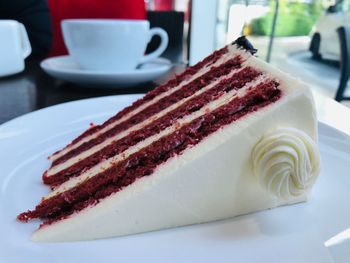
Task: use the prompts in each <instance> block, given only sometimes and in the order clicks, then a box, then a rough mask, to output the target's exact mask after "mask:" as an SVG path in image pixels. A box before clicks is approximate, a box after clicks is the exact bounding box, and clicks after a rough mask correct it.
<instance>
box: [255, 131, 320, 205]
mask: <svg viewBox="0 0 350 263" xmlns="http://www.w3.org/2000/svg"><path fill="white" fill-rule="evenodd" d="M252 162H253V169H254V173H255V175H256V176H257V178H258V179H259V182H260V185H261V186H262V187H263V188H264V189H266V190H267V191H268V192H270V193H272V194H273V195H276V196H277V197H279V198H283V199H286V200H289V199H291V198H294V197H298V196H301V195H303V194H305V193H306V192H308V190H309V189H310V188H311V186H312V185H313V184H314V182H315V180H316V178H317V176H318V174H319V171H320V158H319V153H318V149H317V144H316V143H315V142H314V141H313V140H312V138H310V136H309V135H307V134H306V133H305V132H303V131H302V130H298V129H295V128H280V129H276V130H275V131H273V132H271V133H269V134H266V135H264V136H263V137H262V139H261V140H260V141H259V142H258V143H257V145H256V146H255V147H254V149H253V152H252Z"/></svg>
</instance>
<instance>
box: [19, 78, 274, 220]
mask: <svg viewBox="0 0 350 263" xmlns="http://www.w3.org/2000/svg"><path fill="white" fill-rule="evenodd" d="M278 86H279V84H278V83H277V82H275V81H271V80H268V81H266V82H264V83H261V84H258V85H257V86H256V87H254V88H252V89H250V90H249V91H248V92H247V94H245V95H244V96H243V97H236V98H234V99H233V100H231V101H230V102H229V103H227V104H225V105H223V106H221V107H219V108H218V109H216V110H214V111H213V112H210V113H207V114H205V115H202V116H201V117H199V118H197V119H195V120H193V121H192V122H191V123H189V124H188V125H185V126H183V127H182V128H180V129H179V130H177V131H176V132H174V133H172V134H170V135H168V136H165V137H163V138H161V139H160V140H158V141H156V142H154V143H152V144H151V145H150V146H148V147H146V148H144V149H142V150H140V151H139V152H137V153H134V154H132V155H131V156H129V158H127V159H126V160H124V161H122V162H120V163H117V164H116V165H114V166H112V167H111V168H109V169H107V170H105V171H103V172H101V173H100V174H99V175H96V176H95V177H92V178H90V179H89V180H87V181H85V182H83V183H81V184H79V185H78V186H76V187H74V188H72V189H70V190H68V191H66V192H64V193H61V194H58V195H56V196H53V197H51V198H48V199H46V200H44V201H42V202H41V203H40V204H39V205H38V206H37V207H36V208H35V210H34V211H28V212H25V213H22V214H20V215H19V216H18V219H19V220H21V221H28V220H30V219H34V218H42V219H46V222H45V224H48V223H51V222H54V221H57V220H60V219H62V218H64V217H67V216H69V215H71V214H72V213H74V212H78V211H81V210H82V209H84V208H86V207H87V206H89V205H94V204H96V203H98V202H99V201H100V200H101V199H103V198H105V197H107V196H109V195H111V194H112V193H115V192H117V191H119V190H120V189H122V188H123V187H125V186H128V185H130V184H131V183H133V182H134V181H135V180H137V179H138V178H141V177H143V176H148V175H151V174H152V173H153V172H154V170H155V168H156V167H157V166H159V165H161V164H162V163H164V162H166V161H167V160H168V159H169V158H171V157H172V156H174V155H179V154H181V153H182V152H183V151H184V150H186V149H187V148H188V147H191V146H194V145H196V144H198V143H199V142H200V141H202V140H203V139H204V138H205V137H207V136H209V135H210V134H212V133H213V132H215V131H217V130H218V129H220V128H222V127H224V126H225V125H228V124H230V123H232V122H234V121H236V120H237V119H239V118H241V117H243V116H245V115H247V114H249V113H251V112H254V111H257V110H258V109H260V108H262V107H265V106H266V105H269V104H271V103H273V102H275V101H277V100H278V99H279V98H280V97H281V91H280V90H279V89H278Z"/></svg>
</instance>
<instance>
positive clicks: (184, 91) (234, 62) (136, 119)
mask: <svg viewBox="0 0 350 263" xmlns="http://www.w3.org/2000/svg"><path fill="white" fill-rule="evenodd" d="M241 63H242V58H241V57H240V56H236V57H234V58H232V59H230V60H229V61H227V62H226V63H223V64H221V65H220V66H218V67H213V68H212V70H211V71H209V72H207V73H206V74H204V75H202V76H200V77H198V78H196V79H195V80H193V81H191V82H190V83H189V84H187V85H185V86H183V87H182V88H181V89H179V90H178V91H175V92H174V93H172V94H170V95H169V96H167V97H164V98H162V99H161V100H159V101H158V102H157V103H156V104H154V105H150V106H149V107H147V108H146V109H144V110H142V111H141V112H139V113H137V114H135V115H134V116H132V117H130V118H129V119H127V120H126V121H123V122H121V123H119V124H118V125H116V126H115V127H113V128H112V129H110V130H108V131H106V132H105V133H103V134H101V135H100V136H98V137H97V138H95V139H92V140H90V141H88V142H85V143H83V144H82V145H80V146H79V147H77V148H75V149H72V150H71V151H69V152H68V153H66V154H65V155H63V156H61V157H60V158H58V159H56V160H55V161H54V162H53V163H52V167H53V166H55V165H58V164H60V163H63V162H64V161H66V160H68V159H70V158H72V157H74V156H76V155H78V154H79V153H81V152H84V151H86V150H88V149H90V148H91V147H93V146H95V145H97V144H100V143H101V142H103V141H105V140H106V139H107V138H110V137H112V136H114V135H116V134H118V133H120V132H122V131H125V130H127V129H128V128H130V127H132V126H134V125H135V124H138V123H140V122H142V121H144V120H146V119H148V118H149V117H151V116H153V115H155V114H157V113H159V112H160V111H162V110H164V109H166V108H167V107H169V106H171V105H173V104H174V103H177V102H179V101H181V100H182V99H184V98H187V97H189V96H191V95H193V94H194V93H195V92H196V91H198V90H201V89H202V88H204V87H206V86H207V85H208V84H210V83H211V82H212V81H213V80H215V79H217V78H219V77H221V76H224V75H227V74H229V73H230V72H231V71H232V70H233V69H238V68H240V67H241Z"/></svg>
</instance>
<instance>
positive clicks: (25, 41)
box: [18, 23, 32, 58]
mask: <svg viewBox="0 0 350 263" xmlns="http://www.w3.org/2000/svg"><path fill="white" fill-rule="evenodd" d="M18 24H19V31H20V34H21V46H22V56H23V58H26V57H28V56H29V55H30V53H31V52H32V47H31V46H30V42H29V38H28V34H27V31H26V29H25V27H24V25H23V24H21V23H18Z"/></svg>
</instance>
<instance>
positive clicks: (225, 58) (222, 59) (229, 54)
mask: <svg viewBox="0 0 350 263" xmlns="http://www.w3.org/2000/svg"><path fill="white" fill-rule="evenodd" d="M235 50H236V49H235V48H234V47H232V46H231V47H229V48H228V52H227V53H226V54H224V55H223V56H222V57H220V58H219V59H218V60H217V61H216V62H215V63H214V64H212V65H210V66H208V64H206V65H205V66H204V67H203V68H202V69H201V70H199V71H198V72H197V73H196V74H194V75H192V76H191V77H190V78H189V79H187V80H184V81H183V82H182V83H180V84H179V85H178V86H177V87H174V88H172V89H170V90H168V91H166V92H164V93H161V94H160V95H159V96H157V97H155V98H154V99H152V100H151V101H149V102H146V103H145V104H142V105H140V106H139V107H137V108H136V109H134V110H133V111H131V112H129V113H128V114H126V115H125V116H123V117H122V118H120V119H118V120H116V121H115V122H113V123H110V124H109V125H107V126H106V127H104V128H103V129H101V130H100V131H97V132H95V133H93V134H91V135H89V136H86V137H85V138H83V139H82V140H80V141H78V142H76V143H74V144H72V145H69V146H67V147H66V148H64V149H62V150H61V151H60V152H58V153H56V154H53V155H52V156H50V157H49V159H50V160H51V161H54V160H56V159H58V158H60V157H61V156H63V155H65V154H66V153H68V152H69V151H71V150H73V149H75V148H77V147H79V146H80V145H82V144H83V143H85V142H88V141H90V140H92V139H94V138H97V137H98V136H99V135H101V134H103V133H105V132H106V131H108V130H110V129H112V128H113V127H115V126H116V125H118V124H119V123H121V122H123V121H125V120H127V119H129V118H130V117H132V116H134V115H136V114H137V113H139V112H141V111H143V110H144V109H146V108H147V107H149V106H150V105H152V104H155V103H157V102H158V101H159V100H161V99H162V98H164V97H166V96H169V95H170V94H172V93H174V92H175V91H177V90H179V89H181V88H182V87H183V86H185V85H187V84H188V83H190V82H192V81H193V80H195V79H196V78H198V77H200V76H201V75H204V74H205V73H207V72H208V71H209V70H210V69H211V68H212V67H215V66H219V65H220V64H223V63H225V62H226V61H228V60H229V59H231V58H232V52H236V51H235ZM209 63H211V62H209ZM48 176H49V174H48Z"/></svg>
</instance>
